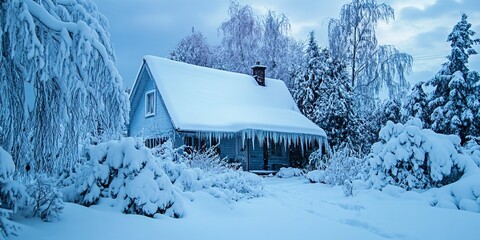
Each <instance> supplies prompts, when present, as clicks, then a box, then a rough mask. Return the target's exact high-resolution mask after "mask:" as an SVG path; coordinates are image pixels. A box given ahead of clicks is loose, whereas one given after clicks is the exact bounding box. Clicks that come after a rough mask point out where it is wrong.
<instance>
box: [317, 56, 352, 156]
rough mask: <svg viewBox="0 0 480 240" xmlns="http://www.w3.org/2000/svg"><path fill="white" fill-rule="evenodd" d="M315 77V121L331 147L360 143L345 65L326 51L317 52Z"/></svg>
mask: <svg viewBox="0 0 480 240" xmlns="http://www.w3.org/2000/svg"><path fill="white" fill-rule="evenodd" d="M318 59H319V60H320V62H319V64H318V66H319V68H317V77H318V78H320V79H319V81H320V82H321V84H320V88H319V94H318V95H319V98H318V99H317V101H316V102H315V111H314V122H315V123H316V124H317V125H319V126H320V127H321V128H322V129H324V130H325V131H326V132H327V135H328V138H329V143H330V145H331V147H333V148H338V147H339V146H341V145H342V144H345V143H349V144H350V145H352V144H354V143H355V144H356V143H358V141H359V139H358V138H359V136H360V134H359V132H358V126H359V125H360V124H359V119H358V117H357V115H356V113H355V111H354V98H353V92H352V88H351V85H350V79H349V78H348V75H347V74H348V73H347V71H346V67H345V65H344V64H342V63H340V62H338V61H336V60H334V59H332V58H331V56H330V53H329V51H328V50H327V49H322V50H321V51H320V55H319V58H318Z"/></svg>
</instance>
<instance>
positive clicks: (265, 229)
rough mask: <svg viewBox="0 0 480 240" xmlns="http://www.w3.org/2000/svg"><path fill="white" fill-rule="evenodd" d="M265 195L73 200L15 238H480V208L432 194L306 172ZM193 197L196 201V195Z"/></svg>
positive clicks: (29, 223) (276, 183)
mask: <svg viewBox="0 0 480 240" xmlns="http://www.w3.org/2000/svg"><path fill="white" fill-rule="evenodd" d="M264 184H265V187H264V191H265V196H264V197H260V198H254V199H249V200H240V201H238V202H230V203H229V202H227V201H225V200H224V199H219V198H214V197H213V196H212V195H210V194H208V193H205V192H203V191H198V192H195V193H192V194H184V196H183V197H184V198H185V199H184V205H185V212H186V214H185V216H184V217H183V218H182V219H173V218H169V217H166V216H161V217H160V218H159V219H152V218H148V217H143V216H138V215H126V214H121V213H119V212H118V211H117V210H115V209H112V208H110V207H109V206H108V204H106V203H103V204H100V205H98V206H92V207H90V208H86V207H84V206H81V205H77V204H72V203H66V204H65V209H64V213H63V214H62V215H61V219H60V221H58V222H53V223H52V222H51V223H48V222H42V221H41V220H39V219H36V218H32V219H15V220H16V221H17V222H20V224H21V226H22V229H23V230H22V231H20V232H19V236H18V237H14V238H13V239H49V240H53V239H436V240H438V239H479V236H480V227H479V226H480V225H479V224H480V214H478V213H474V212H468V211H461V210H452V209H444V208H439V207H431V206H430V204H429V203H430V202H431V200H432V199H430V197H428V194H419V193H415V192H405V193H401V192H400V191H396V189H395V188H390V189H389V190H386V191H384V192H380V191H377V190H373V189H368V190H358V191H355V192H354V194H355V196H354V197H348V198H347V197H344V195H343V191H342V188H341V187H330V186H328V185H324V184H311V183H309V182H308V180H306V179H305V178H304V177H295V178H290V179H280V178H265V179H264ZM189 199H190V200H189Z"/></svg>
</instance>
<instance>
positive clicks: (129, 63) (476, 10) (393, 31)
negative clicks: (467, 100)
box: [94, 0, 480, 88]
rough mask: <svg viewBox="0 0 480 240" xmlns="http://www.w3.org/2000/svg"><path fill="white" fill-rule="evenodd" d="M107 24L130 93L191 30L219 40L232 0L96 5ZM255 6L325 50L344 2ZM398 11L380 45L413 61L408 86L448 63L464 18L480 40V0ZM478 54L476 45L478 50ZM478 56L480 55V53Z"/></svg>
mask: <svg viewBox="0 0 480 240" xmlns="http://www.w3.org/2000/svg"><path fill="white" fill-rule="evenodd" d="M94 2H95V3H96V4H97V6H98V8H99V11H100V12H101V13H103V14H104V15H105V16H106V17H107V18H108V20H109V25H110V26H109V32H110V34H111V40H112V42H113V45H114V48H115V52H116V55H117V67H118V69H119V72H120V74H121V75H122V77H123V80H124V85H125V87H126V88H130V87H131V86H132V84H133V81H134V79H135V76H136V74H137V71H138V69H139V67H140V64H141V63H142V57H143V56H144V55H157V56H163V57H167V56H168V54H169V53H170V52H171V51H172V50H173V48H174V47H175V45H176V44H177V43H178V42H179V41H180V40H181V39H182V38H183V37H185V36H186V35H188V34H190V33H191V31H192V27H194V28H195V31H200V32H202V33H203V34H204V35H205V36H206V37H207V40H208V41H209V42H210V43H212V44H216V43H218V42H219V41H220V39H219V36H218V34H217V29H218V26H219V25H220V23H221V22H223V21H225V20H226V19H227V17H228V12H227V11H228V6H229V2H230V1H229V0H208V1H199V0H168V1H167V0H136V1H118V0H94ZM238 2H239V3H240V4H242V5H243V4H248V5H250V6H252V8H253V9H254V11H255V12H256V13H257V14H258V15H263V14H264V13H266V12H267V11H268V10H269V9H271V10H273V11H276V12H278V13H284V14H285V15H286V16H287V17H288V18H289V20H290V24H291V26H292V35H293V37H294V38H295V39H297V40H305V39H306V37H307V34H308V32H309V31H311V30H315V31H316V34H317V39H318V41H319V44H320V45H321V46H326V45H327V24H328V20H329V19H330V18H337V17H338V15H339V12H340V8H341V6H342V5H343V4H345V3H347V2H349V1H346V0H339V1H333V0H328V1H327V0H283V1H278V0H238ZM378 2H379V3H380V2H386V3H388V4H390V5H391V6H392V7H393V8H394V9H395V20H394V21H391V22H390V23H388V24H381V25H380V26H379V27H378V32H377V37H378V39H379V42H380V44H393V45H395V46H396V47H397V48H399V49H400V50H402V51H404V52H407V53H409V54H411V55H412V56H413V57H414V67H413V74H411V75H409V76H408V79H409V81H410V82H412V83H413V82H417V81H420V80H428V79H429V78H431V77H433V76H434V75H435V73H436V72H437V71H438V70H439V68H440V66H441V64H442V63H443V62H445V61H446V59H445V56H447V55H448V54H449V52H450V46H449V44H448V43H447V42H446V38H447V35H448V33H450V31H451V30H452V28H453V26H454V25H455V24H456V23H457V22H458V21H460V18H461V14H462V13H466V14H467V15H468V17H469V18H468V20H469V22H470V23H472V29H473V30H474V31H475V32H477V35H475V37H477V38H479V37H480V4H479V2H478V0H385V1H381V0H379V1H378ZM475 49H476V50H477V51H479V50H480V48H479V47H478V46H476V47H475ZM479 52H480V51H479ZM469 66H470V69H474V70H477V71H480V56H479V55H476V56H473V57H471V58H470V64H469Z"/></svg>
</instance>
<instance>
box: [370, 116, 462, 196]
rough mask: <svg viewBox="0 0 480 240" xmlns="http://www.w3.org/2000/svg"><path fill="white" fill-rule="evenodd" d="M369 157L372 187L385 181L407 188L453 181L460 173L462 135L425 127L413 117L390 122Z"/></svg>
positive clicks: (383, 183)
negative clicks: (459, 160) (440, 132)
mask: <svg viewBox="0 0 480 240" xmlns="http://www.w3.org/2000/svg"><path fill="white" fill-rule="evenodd" d="M379 137H380V139H381V140H380V141H379V142H377V143H375V144H374V145H373V146H372V153H371V155H370V157H369V160H368V161H369V164H370V166H371V171H372V172H371V176H370V180H371V181H372V184H373V187H375V188H381V187H383V186H384V185H386V184H392V185H396V186H400V187H402V188H405V189H407V190H410V189H413V188H417V189H425V188H430V187H434V186H440V185H445V184H448V183H451V182H454V181H455V180H457V179H458V177H459V176H460V175H461V171H460V169H459V168H457V167H456V166H455V164H456V163H457V160H458V157H459V152H458V149H459V147H460V138H459V137H458V136H454V135H443V134H437V133H435V132H433V131H432V130H430V129H422V122H421V121H420V120H419V119H417V118H414V119H412V120H409V121H408V122H407V123H405V124H400V123H397V124H394V123H393V122H391V121H388V122H387V124H386V125H385V126H384V127H383V128H382V129H381V130H380V133H379Z"/></svg>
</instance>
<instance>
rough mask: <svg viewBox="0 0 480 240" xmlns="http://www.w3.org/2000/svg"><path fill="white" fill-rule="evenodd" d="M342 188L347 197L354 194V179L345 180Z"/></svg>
mask: <svg viewBox="0 0 480 240" xmlns="http://www.w3.org/2000/svg"><path fill="white" fill-rule="evenodd" d="M342 190H343V195H344V196H345V197H351V196H353V183H352V181H351V180H349V179H345V181H344V182H343V186H342Z"/></svg>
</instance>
